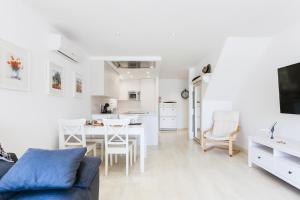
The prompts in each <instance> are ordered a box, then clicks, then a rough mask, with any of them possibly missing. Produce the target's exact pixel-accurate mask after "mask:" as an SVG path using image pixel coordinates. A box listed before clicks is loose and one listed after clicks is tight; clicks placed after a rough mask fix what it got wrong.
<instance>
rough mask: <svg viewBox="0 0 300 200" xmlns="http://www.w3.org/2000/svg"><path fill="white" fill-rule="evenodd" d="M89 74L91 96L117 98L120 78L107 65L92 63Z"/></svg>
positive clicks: (97, 62) (102, 62)
mask: <svg viewBox="0 0 300 200" xmlns="http://www.w3.org/2000/svg"><path fill="white" fill-rule="evenodd" d="M90 72H91V75H90V77H91V95H93V96H107V97H111V98H116V99H117V98H119V88H120V77H119V74H118V73H117V72H116V71H115V70H114V69H113V68H112V67H111V66H110V64H109V63H107V62H105V61H101V60H97V61H93V62H92V64H91V71H90Z"/></svg>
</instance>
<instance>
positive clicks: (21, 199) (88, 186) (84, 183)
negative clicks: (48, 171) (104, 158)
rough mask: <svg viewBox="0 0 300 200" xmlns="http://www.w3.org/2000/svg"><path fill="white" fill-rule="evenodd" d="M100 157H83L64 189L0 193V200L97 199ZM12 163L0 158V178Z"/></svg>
mask: <svg viewBox="0 0 300 200" xmlns="http://www.w3.org/2000/svg"><path fill="white" fill-rule="evenodd" d="M100 163H101V161H100V159H98V158H95V157H84V159H83V161H81V163H80V167H79V169H78V171H77V179H76V182H75V183H74V185H73V187H72V188H69V189H66V190H41V191H21V192H12V193H8V192H6V193H0V200H98V199H99V166H100ZM12 166H13V163H9V162H5V161H1V160H0V179H1V177H2V176H3V175H4V174H5V173H6V172H7V171H8V170H9V169H10V168H11V167H12Z"/></svg>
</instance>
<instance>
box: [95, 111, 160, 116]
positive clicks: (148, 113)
mask: <svg viewBox="0 0 300 200" xmlns="http://www.w3.org/2000/svg"><path fill="white" fill-rule="evenodd" d="M92 115H140V116H156V115H157V113H154V112H137V113H135V112H124V113H93V114H92Z"/></svg>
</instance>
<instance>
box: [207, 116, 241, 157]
mask: <svg viewBox="0 0 300 200" xmlns="http://www.w3.org/2000/svg"><path fill="white" fill-rule="evenodd" d="M239 130H240V128H239V112H236V111H216V112H215V113H214V116H213V127H212V128H210V129H208V130H206V131H204V132H203V134H202V147H203V150H204V152H205V151H206V150H207V145H208V144H211V145H225V146H228V149H229V156H230V157H231V156H232V155H233V142H234V141H235V140H236V137H237V134H238V133H239Z"/></svg>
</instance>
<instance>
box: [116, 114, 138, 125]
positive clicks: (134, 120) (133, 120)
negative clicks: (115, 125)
mask: <svg viewBox="0 0 300 200" xmlns="http://www.w3.org/2000/svg"><path fill="white" fill-rule="evenodd" d="M119 118H120V119H129V120H130V123H137V121H138V118H139V116H138V115H127V114H119Z"/></svg>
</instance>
